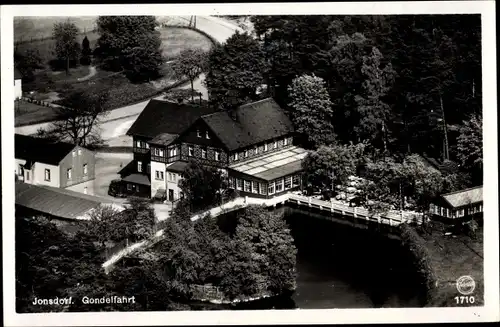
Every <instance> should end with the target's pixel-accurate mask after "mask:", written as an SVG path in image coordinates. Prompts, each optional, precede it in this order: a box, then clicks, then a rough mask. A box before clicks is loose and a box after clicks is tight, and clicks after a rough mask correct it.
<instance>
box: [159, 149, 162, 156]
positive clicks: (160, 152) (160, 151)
mask: <svg viewBox="0 0 500 327" xmlns="http://www.w3.org/2000/svg"><path fill="white" fill-rule="evenodd" d="M158 153H159V155H160V157H163V150H162V149H160V150H159V151H158Z"/></svg>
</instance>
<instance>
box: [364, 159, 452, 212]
mask: <svg viewBox="0 0 500 327" xmlns="http://www.w3.org/2000/svg"><path fill="white" fill-rule="evenodd" d="M366 178H367V180H368V182H367V183H365V185H364V186H362V189H363V194H364V196H366V197H367V198H368V199H369V200H371V201H373V203H372V204H371V206H372V207H373V208H383V209H391V208H392V209H399V210H404V209H405V208H406V202H407V201H406V200H405V199H406V198H409V199H411V200H412V201H413V206H414V209H416V210H418V211H421V212H425V211H426V210H428V209H429V204H430V203H431V201H432V200H433V199H435V198H436V197H437V196H438V195H439V194H441V193H442V192H443V189H444V185H445V181H444V176H443V175H442V174H441V173H440V172H439V171H437V170H436V169H434V168H433V167H431V166H430V165H428V164H426V163H424V162H423V161H422V159H421V157H420V156H418V155H409V156H407V157H405V158H404V159H403V161H402V162H398V161H396V160H395V159H394V158H392V157H384V158H383V159H381V160H378V161H370V162H368V163H367V165H366Z"/></svg>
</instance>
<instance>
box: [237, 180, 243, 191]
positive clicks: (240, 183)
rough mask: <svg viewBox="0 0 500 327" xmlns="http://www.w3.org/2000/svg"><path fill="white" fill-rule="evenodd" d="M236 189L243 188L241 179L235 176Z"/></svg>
mask: <svg viewBox="0 0 500 327" xmlns="http://www.w3.org/2000/svg"><path fill="white" fill-rule="evenodd" d="M236 189H237V190H242V189H243V180H241V179H239V178H236Z"/></svg>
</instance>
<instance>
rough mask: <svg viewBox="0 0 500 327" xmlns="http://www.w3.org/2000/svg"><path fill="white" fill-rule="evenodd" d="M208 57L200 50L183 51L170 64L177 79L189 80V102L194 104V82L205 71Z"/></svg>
mask: <svg viewBox="0 0 500 327" xmlns="http://www.w3.org/2000/svg"><path fill="white" fill-rule="evenodd" d="M207 57H208V55H207V53H206V52H204V51H203V50H201V49H186V50H183V51H182V52H181V53H180V55H179V58H178V59H177V60H175V61H174V62H173V64H172V69H173V71H174V72H175V74H176V75H177V76H178V78H184V77H187V78H189V81H190V82H191V101H193V102H194V86H193V83H194V80H195V79H196V78H198V76H199V75H200V74H201V73H203V72H205V71H206V69H207V59H208V58H207Z"/></svg>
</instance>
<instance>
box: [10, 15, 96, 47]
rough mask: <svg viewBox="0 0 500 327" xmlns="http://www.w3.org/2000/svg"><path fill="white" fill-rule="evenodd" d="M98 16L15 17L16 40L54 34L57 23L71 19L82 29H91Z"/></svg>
mask: <svg viewBox="0 0 500 327" xmlns="http://www.w3.org/2000/svg"><path fill="white" fill-rule="evenodd" d="M96 18H97V16H80V17H60V16H59V17H55V16H52V17H51V16H47V17H23V16H19V17H14V40H15V41H26V40H30V39H40V38H48V37H51V36H52V29H53V28H54V24H55V23H60V22H64V21H66V20H68V19H69V20H70V21H71V22H73V23H74V24H75V25H76V27H77V28H78V29H79V30H80V31H82V32H83V31H84V30H87V31H91V30H93V29H94V28H95V27H96V26H95V21H96Z"/></svg>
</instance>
